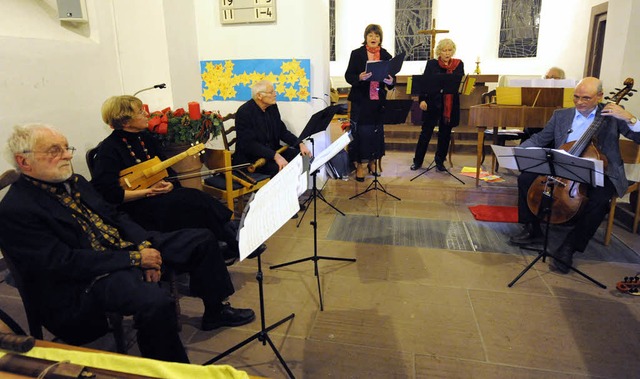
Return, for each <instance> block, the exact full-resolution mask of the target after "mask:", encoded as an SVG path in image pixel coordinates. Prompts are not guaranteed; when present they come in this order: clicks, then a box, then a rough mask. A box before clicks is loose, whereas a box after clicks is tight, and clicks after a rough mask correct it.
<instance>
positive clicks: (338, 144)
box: [309, 131, 353, 173]
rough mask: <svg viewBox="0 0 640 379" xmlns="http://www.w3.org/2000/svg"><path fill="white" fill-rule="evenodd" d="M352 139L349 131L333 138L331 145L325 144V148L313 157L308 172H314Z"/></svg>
mask: <svg viewBox="0 0 640 379" xmlns="http://www.w3.org/2000/svg"><path fill="white" fill-rule="evenodd" d="M352 139H353V138H352V137H351V132H350V131H349V132H348V133H344V134H343V135H342V136H340V138H338V139H337V140H335V141H334V142H333V143H332V144H331V145H329V146H327V148H326V149H324V150H322V152H321V153H320V154H318V155H317V156H316V157H314V158H313V161H312V162H311V167H310V168H309V172H310V173H314V172H316V170H318V169H319V168H320V167H322V165H323V164H325V163H327V162H329V160H330V159H331V158H333V157H334V156H335V155H336V154H338V153H339V152H340V150H343V149H344V148H345V147H346V146H347V145H348V144H349V142H351V140H352Z"/></svg>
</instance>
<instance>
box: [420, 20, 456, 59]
mask: <svg viewBox="0 0 640 379" xmlns="http://www.w3.org/2000/svg"><path fill="white" fill-rule="evenodd" d="M438 33H449V31H448V30H438V29H436V19H435V18H434V19H433V22H432V23H431V29H428V30H418V34H430V35H431V50H430V51H429V59H431V58H433V57H434V54H435V48H436V34H438Z"/></svg>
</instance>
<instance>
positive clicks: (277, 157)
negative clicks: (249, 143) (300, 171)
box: [273, 153, 289, 171]
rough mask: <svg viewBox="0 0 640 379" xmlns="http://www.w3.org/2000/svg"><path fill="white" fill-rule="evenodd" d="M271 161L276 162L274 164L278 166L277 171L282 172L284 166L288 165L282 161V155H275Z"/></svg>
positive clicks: (285, 161)
mask: <svg viewBox="0 0 640 379" xmlns="http://www.w3.org/2000/svg"><path fill="white" fill-rule="evenodd" d="M273 160H274V161H276V164H278V171H280V170H282V169H283V168H284V166H286V165H287V163H289V162H287V160H286V159H284V157H283V156H282V155H280V153H276V155H275V156H274V157H273Z"/></svg>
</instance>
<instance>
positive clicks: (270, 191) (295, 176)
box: [238, 154, 307, 261]
mask: <svg viewBox="0 0 640 379" xmlns="http://www.w3.org/2000/svg"><path fill="white" fill-rule="evenodd" d="M301 177H303V178H301ZM301 180H302V181H304V184H303V185H302V186H303V187H304V189H305V190H306V186H307V175H306V172H303V160H302V156H301V155H299V154H298V156H297V157H296V158H294V159H293V160H291V162H289V164H287V165H286V166H285V167H284V168H283V169H282V170H281V171H280V172H279V173H278V174H276V176H274V177H273V178H272V179H271V180H269V182H268V183H267V184H265V185H264V186H263V187H262V188H260V190H258V191H257V192H256V193H255V195H254V196H253V198H252V199H251V200H250V202H249V204H247V208H245V213H244V214H243V216H242V221H241V226H240V232H239V235H238V237H239V240H238V244H239V247H240V260H241V261H242V260H244V259H245V258H246V257H247V256H249V254H251V253H252V252H253V251H254V250H255V249H257V248H258V246H260V244H262V243H264V242H265V241H266V240H267V239H269V237H271V236H272V235H273V234H274V233H275V232H276V231H278V229H280V228H281V227H282V226H283V225H284V224H286V223H287V221H289V220H290V219H291V217H292V216H293V215H294V214H296V213H297V212H298V211H299V210H300V204H299V203H298V191H299V188H300V186H301ZM303 192H304V191H303Z"/></svg>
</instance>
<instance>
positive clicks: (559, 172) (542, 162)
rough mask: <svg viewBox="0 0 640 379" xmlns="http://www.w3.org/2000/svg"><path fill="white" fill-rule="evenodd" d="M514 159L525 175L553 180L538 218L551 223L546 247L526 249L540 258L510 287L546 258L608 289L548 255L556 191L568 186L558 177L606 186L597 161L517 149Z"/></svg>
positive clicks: (559, 152)
mask: <svg viewBox="0 0 640 379" xmlns="http://www.w3.org/2000/svg"><path fill="white" fill-rule="evenodd" d="M514 157H515V160H516V163H517V165H518V169H519V170H520V171H521V172H531V173H536V174H541V175H550V177H549V178H548V190H547V191H546V192H543V193H542V199H541V201H540V208H539V209H538V217H539V218H541V219H543V218H546V223H547V225H546V230H545V237H544V246H543V248H542V250H540V249H533V248H528V247H522V248H523V249H525V250H531V251H537V252H538V256H537V257H536V258H535V259H534V260H533V261H531V263H529V265H528V266H527V267H525V268H524V270H522V271H521V272H520V274H518V276H516V278H515V279H513V280H512V281H511V282H510V283H509V284H508V287H512V286H513V285H514V284H515V283H516V282H517V281H518V280H519V279H520V278H521V277H522V276H523V275H524V274H525V273H526V272H527V271H529V269H530V268H531V267H533V265H535V264H536V262H538V261H539V260H540V259H542V261H543V262H545V260H546V257H551V258H553V259H555V260H557V261H558V262H561V263H562V264H564V265H565V266H567V267H569V268H570V269H571V270H573V271H575V272H577V273H578V274H580V275H581V276H582V277H584V278H585V279H588V280H589V281H591V282H593V283H594V284H596V285H597V286H599V287H601V288H607V287H606V286H605V285H604V284H602V283H600V282H598V281H597V280H595V279H593V278H591V277H590V276H589V275H587V274H585V273H583V272H582V271H580V270H578V269H577V268H575V267H573V266H571V265H568V264H567V263H566V262H564V261H563V260H561V259H558V258H557V257H555V256H554V255H553V254H550V253H549V252H548V247H549V227H550V225H551V213H552V211H553V191H554V189H555V186H556V185H564V183H563V182H562V181H560V180H559V179H557V178H564V179H568V180H571V181H574V182H580V183H586V184H589V185H591V186H596V185H602V184H601V183H602V182H601V180H603V179H602V178H603V175H602V170H601V169H599V170H598V171H597V170H596V166H595V163H594V162H593V161H591V160H588V159H582V158H580V157H576V156H573V155H569V154H568V153H566V152H564V151H562V150H555V149H548V148H537V149H527V148H515V149H514Z"/></svg>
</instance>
